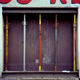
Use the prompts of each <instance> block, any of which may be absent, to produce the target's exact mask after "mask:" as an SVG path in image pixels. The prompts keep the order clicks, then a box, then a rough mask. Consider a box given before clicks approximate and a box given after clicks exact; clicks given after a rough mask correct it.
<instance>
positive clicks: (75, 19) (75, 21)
mask: <svg viewBox="0 0 80 80" xmlns="http://www.w3.org/2000/svg"><path fill="white" fill-rule="evenodd" d="M74 23H76V14H74Z"/></svg>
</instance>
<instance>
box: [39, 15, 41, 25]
mask: <svg viewBox="0 0 80 80" xmlns="http://www.w3.org/2000/svg"><path fill="white" fill-rule="evenodd" d="M39 24H41V14H39Z"/></svg>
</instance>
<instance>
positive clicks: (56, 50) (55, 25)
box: [55, 14, 57, 71]
mask: <svg viewBox="0 0 80 80" xmlns="http://www.w3.org/2000/svg"><path fill="white" fill-rule="evenodd" d="M55 71H57V14H55Z"/></svg>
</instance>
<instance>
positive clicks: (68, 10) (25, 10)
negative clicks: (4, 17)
mask: <svg viewBox="0 0 80 80" xmlns="http://www.w3.org/2000/svg"><path fill="white" fill-rule="evenodd" d="M3 13H77V8H74V9H73V8H59V9H58V8H43V9H42V8H3Z"/></svg>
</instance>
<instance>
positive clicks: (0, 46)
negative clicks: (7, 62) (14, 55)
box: [0, 6, 4, 77]
mask: <svg viewBox="0 0 80 80" xmlns="http://www.w3.org/2000/svg"><path fill="white" fill-rule="evenodd" d="M3 40H4V38H3V15H2V7H1V6H0V77H1V76H2V71H3V61H4V60H3V56H4V54H3V49H4V48H3V42H4V41H3Z"/></svg>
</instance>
